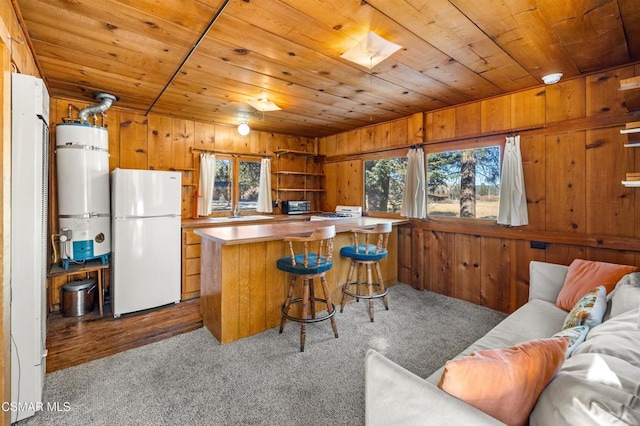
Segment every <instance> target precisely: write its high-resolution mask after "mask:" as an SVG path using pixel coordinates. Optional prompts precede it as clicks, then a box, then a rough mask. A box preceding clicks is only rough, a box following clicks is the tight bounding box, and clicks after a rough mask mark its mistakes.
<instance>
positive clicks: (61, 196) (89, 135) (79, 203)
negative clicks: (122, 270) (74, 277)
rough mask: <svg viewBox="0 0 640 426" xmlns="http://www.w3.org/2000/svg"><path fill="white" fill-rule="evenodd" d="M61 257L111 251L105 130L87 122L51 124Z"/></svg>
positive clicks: (67, 259) (100, 256) (78, 258)
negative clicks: (55, 160) (54, 152)
mask: <svg viewBox="0 0 640 426" xmlns="http://www.w3.org/2000/svg"><path fill="white" fill-rule="evenodd" d="M56 157H57V172H58V213H59V224H60V257H61V258H62V264H63V267H64V269H68V267H69V262H80V261H84V260H89V259H101V260H102V263H103V264H106V263H107V262H108V259H109V253H110V252H111V218H110V215H111V209H110V201H109V200H110V194H109V136H108V133H107V129H105V128H104V127H99V126H96V125H92V124H89V123H88V122H74V123H63V124H58V125H57V126H56Z"/></svg>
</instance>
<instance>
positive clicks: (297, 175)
mask: <svg viewBox="0 0 640 426" xmlns="http://www.w3.org/2000/svg"><path fill="white" fill-rule="evenodd" d="M274 152H275V154H276V157H277V170H276V171H275V172H273V174H274V175H275V176H276V188H275V196H276V198H277V199H279V198H280V195H281V194H287V193H298V194H302V198H303V199H307V198H308V196H307V194H318V193H321V192H324V189H323V188H321V186H323V185H322V181H321V180H320V179H321V178H322V177H324V173H319V172H316V171H313V168H312V169H311V170H309V169H308V167H311V166H313V165H311V166H310V164H309V161H310V158H313V159H314V162H315V163H317V162H318V158H319V157H321V156H318V155H317V154H316V153H315V152H307V151H300V150H295V149H278V150H276V151H274ZM288 156H291V157H305V159H304V171H300V170H287V169H286V168H285V169H284V170H283V163H285V166H284V167H286V162H285V161H281V160H282V159H283V157H288ZM291 168H294V169H300V168H301V167H300V166H297V167H291ZM301 185H302V186H301ZM316 202H317V200H316Z"/></svg>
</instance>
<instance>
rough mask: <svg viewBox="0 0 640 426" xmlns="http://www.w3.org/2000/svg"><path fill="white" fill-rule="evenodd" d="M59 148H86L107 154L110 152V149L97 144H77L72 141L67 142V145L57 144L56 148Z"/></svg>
mask: <svg viewBox="0 0 640 426" xmlns="http://www.w3.org/2000/svg"><path fill="white" fill-rule="evenodd" d="M58 149H84V150H88V151H99V152H106V153H107V154H108V153H109V150H108V149H104V148H98V147H97V146H92V145H75V144H73V143H71V142H67V144H66V145H60V146H57V147H56V150H58Z"/></svg>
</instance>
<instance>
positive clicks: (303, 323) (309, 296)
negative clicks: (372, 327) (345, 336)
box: [280, 274, 338, 352]
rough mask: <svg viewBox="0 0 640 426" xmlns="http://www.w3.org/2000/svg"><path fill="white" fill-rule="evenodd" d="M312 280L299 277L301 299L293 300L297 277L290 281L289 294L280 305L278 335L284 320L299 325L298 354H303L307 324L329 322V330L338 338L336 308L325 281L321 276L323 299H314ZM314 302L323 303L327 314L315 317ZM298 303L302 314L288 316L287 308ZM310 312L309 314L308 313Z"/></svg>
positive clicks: (311, 278)
mask: <svg viewBox="0 0 640 426" xmlns="http://www.w3.org/2000/svg"><path fill="white" fill-rule="evenodd" d="M313 278H314V277H310V276H304V277H301V279H302V297H300V298H296V299H293V291H294V286H295V284H296V281H297V277H295V276H294V277H293V278H292V279H291V283H290V284H289V292H288V293H287V299H286V301H285V303H284V305H282V320H281V321H280V333H282V331H283V330H284V324H285V322H286V320H287V319H288V320H290V321H295V322H299V323H300V352H304V346H305V342H306V338H307V324H308V323H314V322H320V321H324V320H327V319H328V320H330V321H331V328H332V329H333V334H334V336H335V337H336V338H337V337H338V326H337V324H336V320H335V318H334V315H335V313H336V307H335V306H334V304H333V303H332V302H331V293H329V289H328V287H327V280H326V278H325V276H324V274H322V275H321V276H320V277H319V278H320V283H321V284H322V292H323V293H324V297H325V298H324V299H322V298H318V297H315V289H314V284H313ZM316 302H323V303H325V304H326V305H327V314H326V315H322V316H320V317H318V316H316ZM295 303H300V304H301V308H302V313H301V315H300V317H294V316H291V315H289V308H290V307H291V305H292V304H295ZM309 311H310V312H309Z"/></svg>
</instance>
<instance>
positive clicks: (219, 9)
mask: <svg viewBox="0 0 640 426" xmlns="http://www.w3.org/2000/svg"><path fill="white" fill-rule="evenodd" d="M13 1H14V3H15V4H16V5H17V9H18V12H19V13H21V15H22V18H23V21H24V23H25V26H26V32H27V33H28V36H29V37H30V40H31V43H32V46H33V48H34V50H35V55H36V58H37V60H38V62H39V64H40V68H41V71H42V73H43V76H44V78H45V79H46V82H47V85H48V87H49V90H50V91H51V94H52V95H53V96H56V97H68V98H73V99H82V100H87V101H93V97H92V94H93V93H94V92H108V93H113V94H115V95H117V96H118V97H119V98H120V100H119V102H118V103H117V105H118V106H120V107H125V108H132V109H135V110H141V111H144V112H147V113H148V112H153V113H160V114H168V115H172V116H176V117H183V118H189V119H195V120H201V121H213V122H217V123H224V124H232V125H237V124H238V123H239V122H241V121H242V120H245V119H249V124H250V125H251V127H252V128H254V129H257V130H263V131H269V132H277V133H288V134H295V135H300V136H308V137H315V136H325V135H329V134H334V133H338V132H341V131H345V130H349V129H353V128H357V127H362V126H365V125H368V124H373V123H378V122H382V121H387V120H390V119H394V118H399V117H404V116H407V115H410V114H413V113H416V112H423V111H429V110H433V109H437V108H441V107H445V106H449V105H455V104H459V103H464V102H468V101H473V100H477V99H482V98H486V97H489V96H493V95H497V94H501V93H506V92H510V91H513V90H518V89H523V88H527V87H532V86H536V85H539V84H541V77H542V76H543V75H545V74H548V73H550V72H562V73H564V76H565V78H566V77H571V76H576V75H580V74H583V73H588V72H591V71H594V70H599V69H604V68H608V67H613V66H619V65H622V64H626V63H630V62H634V61H637V60H640V31H638V28H639V27H640V8H639V7H638V0H608V1H607V0H562V1H558V0H513V1H511V0H510V1H504V0H482V1H479V0H367V1H364V0H228V1H225V0H183V1H175V0H13ZM216 15H218V18H217V19H215V20H214V19H213V18H214V17H215V16H216ZM213 21H215V22H213ZM211 22H213V25H211V27H210V28H208V27H209V24H210V23H211ZM369 31H375V32H376V33H377V34H378V35H380V36H382V37H384V38H386V39H387V40H389V41H391V42H393V43H396V44H399V45H401V46H403V49H401V50H400V51H398V52H396V53H395V54H394V55H392V56H391V57H390V58H389V59H387V60H385V61H383V62H382V63H381V64H379V65H377V66H375V67H374V68H373V69H372V70H369V69H368V68H366V67H362V66H359V65H356V64H353V63H351V62H349V61H346V60H344V59H342V58H340V55H341V54H342V53H344V52H345V51H346V50H348V49H349V48H351V47H352V46H354V45H355V44H356V43H357V42H358V41H359V40H360V39H362V38H363V37H364V36H365V35H366V34H367V33H368V32H369ZM200 39H201V42H200V43H198V40H200ZM185 59H186V60H185ZM263 97H267V98H268V99H269V100H271V101H273V102H275V103H276V104H277V105H279V106H280V107H281V108H282V110H281V111H275V112H266V113H264V114H263V113H261V112H257V111H256V110H255V109H253V108H252V107H251V106H249V105H248V104H247V101H248V100H250V99H259V98H263Z"/></svg>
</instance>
